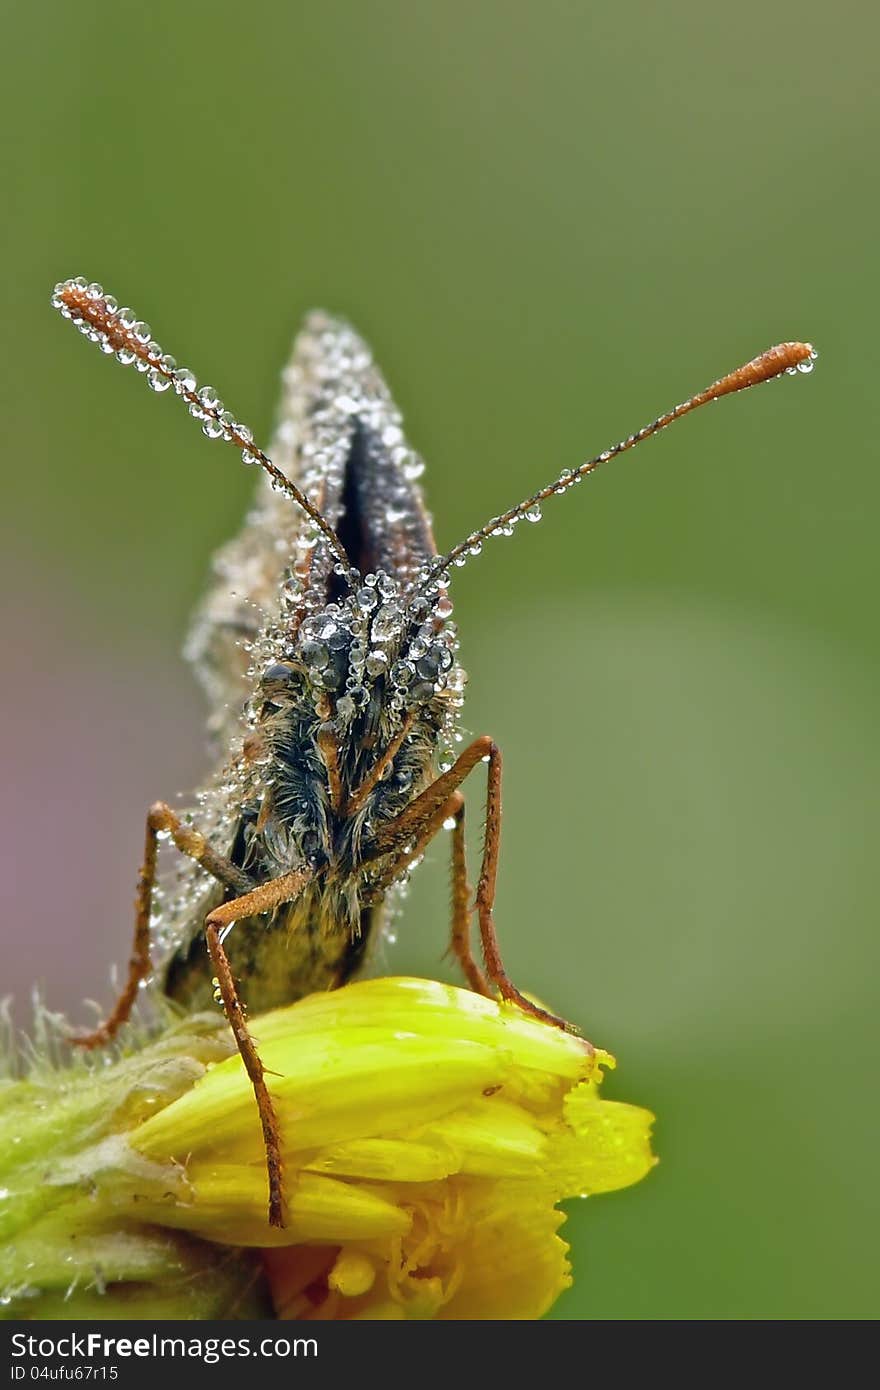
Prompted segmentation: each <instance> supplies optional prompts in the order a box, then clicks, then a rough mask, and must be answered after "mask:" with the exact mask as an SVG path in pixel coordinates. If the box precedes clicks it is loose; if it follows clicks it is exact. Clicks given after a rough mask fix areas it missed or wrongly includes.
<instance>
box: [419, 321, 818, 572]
mask: <svg viewBox="0 0 880 1390" xmlns="http://www.w3.org/2000/svg"><path fill="white" fill-rule="evenodd" d="M816 355H817V354H816V352H815V349H814V348H813V347H812V345H811V344H810V343H779V344H778V345H777V346H776V347H772V348H768V349H767V351H766V352H762V353H761V355H760V357H755V358H753V359H752V361H751V362H746V364H745V366H743V367H738V368H737V369H736V371H735V372H729V373H728V375H727V376H723V377H721V378H719V380H718V381H715V382H713V383H712V385H711V386H707V387H706V389H705V391H700V392H699V393H698V395H696V396H691V397H690V399H689V400H686V401H683V402H682V403H681V405H677V406H675V408H674V409H673V410H669V411H667V412H666V414H665V415H660V416H658V418H657V419H656V420H654V421H653V423H652V424H650V425H645V427H644V428H643V429H640V430H638V431H637V432H636V433H635V434H630V435H627V437H626V439H622V440H621V441H620V443H619V444H615V445H614V448H613V449H605V450H604V451H603V452H602V453H601V454H597V455H596V457H595V458H592V459H588V460H587V462H586V463H582V464H581V465H580V467H579V468H566V469H564V471H563V472H562V473H560V475H559V477H558V478H556V479H555V480H554V481H553V482H552V483H548V484H547V486H546V487H543V488H541V489H540V491H539V492H534V493H532V495H531V497H527V498H526V499H525V501H523V502H520V503H519V504H518V505H517V506H516V507H511V509H510V511H507V512H503V513H502V514H501V516H494V517H493V518H492V520H491V521H487V522H486V524H485V526H481V527H480V528H479V530H477V531H471V533H470V535H469V536H466V537H465V539H464V540H463V541H460V542H459V544H458V545H455V546H453V548H452V549H451V550H450V551H448V552H447V553H446V554H445V555H441V556H439V558H438V559H436V560H434V561H433V562H432V563H431V566H430V568H429V569H428V571H427V573H426V574H425V575H424V576H423V578H422V580H421V583H422V584H425V585H427V584H431V583H432V582H433V581H434V580H436V579H437V578H438V577H439V576H440V575H441V574H443V572H444V571H445V570H446V568H447V567H448V566H449V565H450V564H457V565H463V564H465V563H466V561H467V558H468V556H470V555H477V554H479V552H480V550H481V549H482V545H483V542H484V541H485V540H488V539H489V538H490V537H492V536H509V535H510V534H511V532H512V530H513V528H514V526H515V525H516V523H517V522H518V521H521V520H522V518H523V517H525V518H526V519H527V520H528V521H540V520H541V504H542V502H545V501H546V500H547V498H548V497H554V496H557V495H559V494H561V493H563V492H567V491H568V489H569V488H570V487H573V486H574V484H575V483H579V482H580V481H581V479H582V478H586V476H587V475H588V474H589V473H593V472H595V470H596V469H597V468H598V467H599V465H600V464H602V463H607V462H608V460H609V459H613V458H616V457H617V455H618V454H625V453H626V451H627V449H633V448H635V446H636V444H641V443H642V442H643V441H644V440H645V439H650V438H651V436H652V435H655V434H659V433H660V431H661V430H665V429H666V426H667V425H671V424H672V423H673V421H674V420H680V419H681V417H682V416H683V415H689V414H690V413H691V411H692V410H696V409H698V407H699V406H701V405H707V404H708V403H709V401H717V400H718V399H719V398H720V397H721V396H729V395H731V394H732V392H734V391H744V390H745V389H746V387H748V386H758V385H759V384H760V383H761V382H762V381H771V380H772V379H773V377H776V376H780V375H781V374H782V373H783V372H789V373H795V372H809V371H812V369H813V362H814V361H815V359H816Z"/></svg>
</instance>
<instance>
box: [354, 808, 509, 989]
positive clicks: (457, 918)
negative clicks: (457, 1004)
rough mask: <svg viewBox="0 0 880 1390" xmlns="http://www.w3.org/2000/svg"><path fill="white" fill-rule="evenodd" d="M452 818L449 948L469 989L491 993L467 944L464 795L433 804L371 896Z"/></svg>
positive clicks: (468, 908) (380, 894)
mask: <svg viewBox="0 0 880 1390" xmlns="http://www.w3.org/2000/svg"><path fill="white" fill-rule="evenodd" d="M448 820H452V822H453V826H452V933H451V938H450V943H449V949H450V950H451V951H452V953H453V954H454V955H455V957H456V959H457V960H458V963H459V965H460V966H461V968H462V972H463V973H464V976H465V978H466V980H467V982H468V984H469V985H470V987H471V989H472V990H475V991H476V993H477V994H485V995H488V996H489V997H491V996H492V986H491V985H490V984H489V981H488V980H487V979H486V976H485V975H484V974H483V972H482V970H481V969H480V967H479V965H478V964H477V962H476V961H475V960H474V957H473V954H472V953H471V946H470V934H471V933H470V924H471V913H472V911H473V908H472V907H471V887H470V884H469V883H468V876H467V860H466V858H465V843H464V797H463V796H462V794H461V792H459V791H455V792H453V793H452V795H451V796H450V797H449V798H448V800H447V801H444V802H442V803H441V805H440V806H439V807H437V808H436V809H435V810H434V812H433V814H432V815H431V816H430V817H429V819H428V820H427V821H426V822H425V823H424V825H423V827H422V829H421V830H420V831H419V833H418V835H417V836H416V838H415V840H413V841H411V843H409V844H407V845H406V846H405V847H404V849H403V851H402V852H401V853H400V855H399V856H396V857H395V858H394V859H392V861H391V863H390V864H389V865H388V867H387V868H386V869H385V870H384V872H383V873H382V875H381V877H380V878H379V879H378V880H377V881H376V883H375V884H374V885H373V898H374V899H375V900H376V901H378V900H379V899H381V898H382V897H383V895H384V894H385V892H386V891H387V889H388V888H389V887H390V886H391V884H392V883H394V881H395V880H396V879H398V878H400V877H401V875H402V874H403V873H404V871H405V870H406V869H408V868H409V866H410V864H412V863H413V862H414V861H415V860H416V859H418V858H419V857H420V856H421V855H422V854H424V852H425V850H426V848H427V846H428V845H429V844H430V842H431V840H433V838H434V836H435V835H436V834H437V833H438V831H439V830H440V829H441V827H442V826H444V825H445V824H446V822H447V821H448Z"/></svg>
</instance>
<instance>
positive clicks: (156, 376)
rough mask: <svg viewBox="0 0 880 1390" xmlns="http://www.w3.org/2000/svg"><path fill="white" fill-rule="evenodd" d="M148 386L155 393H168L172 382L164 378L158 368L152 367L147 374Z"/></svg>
mask: <svg viewBox="0 0 880 1390" xmlns="http://www.w3.org/2000/svg"><path fill="white" fill-rule="evenodd" d="M147 385H148V386H149V387H150V388H151V390H153V391H160V392H161V391H167V390H168V387H169V386H170V385H171V382H170V381H169V380H168V378H167V376H164V375H163V374H162V372H161V371H160V370H159V368H158V367H151V368H150V370H149V371H148V372H147Z"/></svg>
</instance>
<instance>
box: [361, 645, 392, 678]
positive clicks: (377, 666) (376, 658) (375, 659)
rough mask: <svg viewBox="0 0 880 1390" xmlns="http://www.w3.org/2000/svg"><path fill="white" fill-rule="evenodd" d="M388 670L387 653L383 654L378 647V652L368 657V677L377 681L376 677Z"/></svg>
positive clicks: (371, 653)
mask: <svg viewBox="0 0 880 1390" xmlns="http://www.w3.org/2000/svg"><path fill="white" fill-rule="evenodd" d="M387 669H388V657H387V656H386V654H385V652H383V651H382V650H381V649H380V648H378V647H377V648H376V650H375V651H372V652H370V655H369V656H368V657H367V660H366V671H367V675H368V676H372V677H373V678H374V679H375V677H376V676H381V675H383V674H384V672H385V671H386V670H387Z"/></svg>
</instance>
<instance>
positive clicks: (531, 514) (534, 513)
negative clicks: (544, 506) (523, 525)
mask: <svg viewBox="0 0 880 1390" xmlns="http://www.w3.org/2000/svg"><path fill="white" fill-rule="evenodd" d="M525 515H526V521H540V520H541V515H542V513H541V508H540V506H539V504H538V503H537V502H536V503H535V505H534V506H533V507H529V509H528V511H527V512H526V514H525Z"/></svg>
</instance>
